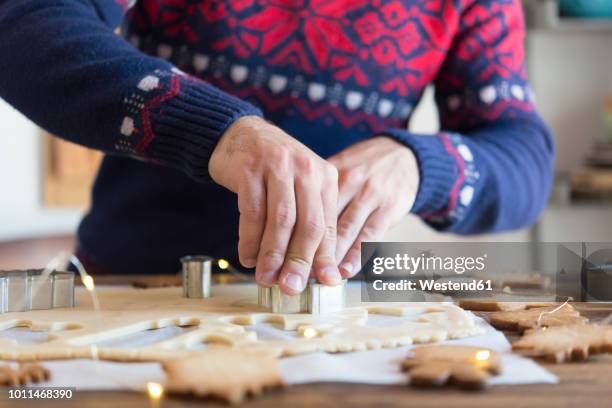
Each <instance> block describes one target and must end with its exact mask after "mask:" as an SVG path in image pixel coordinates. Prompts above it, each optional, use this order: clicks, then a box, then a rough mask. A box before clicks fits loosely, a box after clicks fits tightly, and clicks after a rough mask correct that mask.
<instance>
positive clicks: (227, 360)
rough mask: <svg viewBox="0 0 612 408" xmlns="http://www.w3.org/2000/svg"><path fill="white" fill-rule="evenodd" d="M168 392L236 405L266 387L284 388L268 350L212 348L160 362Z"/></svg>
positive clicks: (272, 356) (275, 362) (274, 361)
mask: <svg viewBox="0 0 612 408" xmlns="http://www.w3.org/2000/svg"><path fill="white" fill-rule="evenodd" d="M162 368H163V369H164V371H165V373H166V377H167V380H166V391H168V393H169V394H189V395H194V396H196V397H201V398H218V399H222V400H225V401H227V402H229V403H232V404H238V403H240V402H242V401H243V400H244V398H245V397H247V396H256V395H259V394H261V393H262V392H263V391H264V390H266V389H270V388H279V387H284V386H285V383H284V382H283V379H282V378H281V375H280V372H279V370H278V360H277V359H276V356H274V355H273V354H270V353H262V352H259V353H258V352H252V351H248V350H236V349H233V348H230V347H212V348H210V349H207V350H203V351H199V352H192V353H190V354H188V355H185V356H182V357H178V358H174V359H170V360H167V361H164V362H162Z"/></svg>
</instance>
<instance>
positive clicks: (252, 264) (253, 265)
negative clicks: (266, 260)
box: [242, 258, 257, 268]
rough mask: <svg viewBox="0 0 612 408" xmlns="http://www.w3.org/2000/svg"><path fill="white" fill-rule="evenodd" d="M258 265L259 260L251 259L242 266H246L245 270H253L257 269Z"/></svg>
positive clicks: (246, 260)
mask: <svg viewBox="0 0 612 408" xmlns="http://www.w3.org/2000/svg"><path fill="white" fill-rule="evenodd" d="M256 264H257V259H255V258H250V259H245V260H244V264H243V265H242V266H244V267H245V268H253V267H255V265H256Z"/></svg>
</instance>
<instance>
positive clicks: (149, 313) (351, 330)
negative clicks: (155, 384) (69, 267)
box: [0, 284, 482, 361]
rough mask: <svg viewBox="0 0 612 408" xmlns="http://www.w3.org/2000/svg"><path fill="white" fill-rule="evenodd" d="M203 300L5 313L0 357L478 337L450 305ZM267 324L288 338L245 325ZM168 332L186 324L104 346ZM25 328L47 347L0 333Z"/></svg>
mask: <svg viewBox="0 0 612 408" xmlns="http://www.w3.org/2000/svg"><path fill="white" fill-rule="evenodd" d="M212 289H213V296H212V297H210V298H207V299H187V298H183V297H182V296H181V289H180V288H154V289H144V290H142V289H140V290H138V289H113V290H100V291H99V292H98V297H99V301H100V304H101V311H100V313H99V315H97V314H96V312H95V311H94V310H93V309H92V307H91V300H90V298H89V294H88V293H87V292H80V293H77V307H75V308H72V309H53V310H40V311H30V312H21V313H6V314H3V315H2V316H1V317H0V359H4V360H17V361H37V360H50V359H71V358H99V359H102V360H111V361H162V360H166V359H168V358H174V357H180V356H182V355H185V354H188V353H190V352H192V351H193V350H192V349H193V348H194V346H201V345H202V344H207V345H225V346H231V347H232V348H235V349H250V350H253V351H263V352H269V353H272V354H274V355H276V356H279V357H280V356H287V355H295V354H303V353H314V352H320V351H322V352H348V351H361V350H368V349H376V348H381V347H397V346H401V345H406V344H413V343H430V342H436V341H442V340H446V339H454V338H462V337H467V336H473V335H477V334H481V333H482V329H481V328H480V327H479V326H477V325H476V324H475V322H474V321H473V319H472V317H471V315H470V314H469V313H467V312H465V311H464V310H462V309H461V308H459V307H457V306H455V305H453V304H450V303H431V304H424V303H394V304H378V303H373V304H368V303H365V304H363V305H360V306H353V307H350V306H351V305H358V304H359V303H358V300H359V294H360V293H359V288H357V287H355V288H353V289H355V290H353V291H350V290H349V293H348V295H349V296H348V299H347V304H348V305H349V307H347V308H346V309H344V310H342V311H340V312H336V313H331V314H328V315H323V316H322V315H310V314H287V315H282V314H273V313H268V312H266V311H264V310H262V309H261V308H260V307H259V306H258V305H257V304H256V299H257V296H256V290H257V289H256V286H255V285H252V284H251V285H224V286H213V288H212ZM351 296H352V300H351ZM370 314H384V315H389V316H400V317H401V316H407V317H409V318H410V319H412V320H409V319H408V318H407V319H402V321H401V322H399V323H398V324H395V325H393V326H389V327H375V326H368V325H367V321H368V317H369V315H370ZM257 323H269V324H272V325H275V326H277V327H278V328H280V329H283V330H286V331H290V332H293V333H294V334H295V336H294V337H295V338H293V339H291V340H265V341H264V340H260V339H258V338H257V334H256V333H255V332H254V331H252V330H249V329H248V327H246V326H253V325H255V324H257ZM168 326H191V327H192V330H191V331H188V332H185V333H182V334H179V335H177V336H175V337H173V338H170V339H167V340H163V341H159V342H157V343H153V344H148V345H144V346H140V347H132V348H118V347H112V346H109V345H107V344H105V342H108V341H113V340H117V339H121V338H122V337H125V336H129V335H134V334H136V333H139V332H142V331H145V330H151V329H158V328H163V327H168ZM13 327H29V328H30V329H31V330H42V331H47V332H48V341H46V342H42V343H39V344H33V345H26V344H23V345H21V344H17V343H16V342H15V341H14V340H11V339H6V338H5V339H3V338H2V330H4V329H9V328H13Z"/></svg>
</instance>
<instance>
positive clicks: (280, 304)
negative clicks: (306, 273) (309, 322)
mask: <svg viewBox="0 0 612 408" xmlns="http://www.w3.org/2000/svg"><path fill="white" fill-rule="evenodd" d="M258 302H259V305H260V306H262V307H265V308H266V309H268V310H270V311H271V312H272V313H311V314H325V313H330V312H337V311H340V310H342V309H344V305H345V303H346V280H343V281H342V283H340V284H339V285H337V286H327V285H323V284H322V283H316V282H314V281H311V282H309V283H308V286H307V287H306V289H304V291H303V292H302V293H300V294H299V295H293V296H292V295H287V294H285V293H283V292H282V291H281V289H280V287H279V286H278V285H273V286H270V287H269V288H264V287H261V286H260V287H259V292H258Z"/></svg>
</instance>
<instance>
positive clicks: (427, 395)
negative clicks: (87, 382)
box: [0, 305, 612, 408]
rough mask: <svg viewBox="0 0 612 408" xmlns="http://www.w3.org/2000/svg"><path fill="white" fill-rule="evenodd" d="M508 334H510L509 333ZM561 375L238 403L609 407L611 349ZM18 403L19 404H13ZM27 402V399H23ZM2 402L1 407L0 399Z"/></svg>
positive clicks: (123, 402)
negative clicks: (481, 385)
mask: <svg viewBox="0 0 612 408" xmlns="http://www.w3.org/2000/svg"><path fill="white" fill-rule="evenodd" d="M577 307H578V308H579V309H580V310H581V311H582V312H583V314H584V315H586V316H588V317H589V318H590V319H591V320H593V321H597V320H601V319H602V318H604V317H606V316H608V315H609V314H610V313H612V305H606V306H593V305H579V306H577ZM509 337H510V340H512V337H513V336H512V335H509ZM544 365H545V366H546V368H548V369H549V370H550V371H552V372H553V373H555V374H556V375H558V376H559V378H560V379H561V383H560V384H557V385H545V384H536V385H501V386H495V387H492V388H490V389H489V390H488V391H486V392H464V391H459V390H457V389H453V388H448V389H441V390H418V389H413V388H410V387H407V386H375V385H362V384H335V383H321V384H307V385H299V386H294V387H290V388H288V389H286V390H282V391H272V392H270V393H267V394H265V395H264V396H262V397H260V398H256V399H253V400H249V401H247V402H246V403H244V404H243V405H242V407H248V408H251V407H285V406H286V407H292V408H296V407H298V408H299V407H307V406H316V407H317V408H325V407H350V408H355V407H366V406H376V407H390V408H395V407H431V408H454V407H465V408H478V407H500V408H521V407H538V408H539V407H546V408H563V407H567V408H587V407H608V408H610V407H612V355H600V356H595V357H593V358H591V359H590V360H589V361H588V362H577V363H569V364H561V365H555V364H544ZM27 405H28V406H32V407H34V406H35V407H38V406H40V407H62V408H73V407H74V408H83V407H100V408H102V407H104V408H107V407H117V408H126V407H127V408H132V407H155V408H174V407H177V408H178V407H181V408H182V407H195V406H202V405H207V406H220V407H227V405H226V404H223V403H220V402H215V401H201V400H195V399H189V398H186V399H183V398H174V397H173V398H163V399H162V400H161V401H159V402H158V403H156V404H154V403H152V402H151V401H149V399H148V397H147V396H146V395H145V394H140V393H134V392H123V391H122V392H88V391H82V392H79V391H77V392H76V393H75V396H74V397H73V399H71V400H58V401H43V400H39V401H36V403H32V404H27ZM15 406H19V405H15ZM24 406H25V405H24ZM0 407H3V405H2V400H0Z"/></svg>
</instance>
